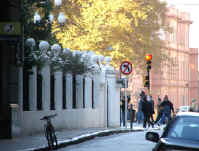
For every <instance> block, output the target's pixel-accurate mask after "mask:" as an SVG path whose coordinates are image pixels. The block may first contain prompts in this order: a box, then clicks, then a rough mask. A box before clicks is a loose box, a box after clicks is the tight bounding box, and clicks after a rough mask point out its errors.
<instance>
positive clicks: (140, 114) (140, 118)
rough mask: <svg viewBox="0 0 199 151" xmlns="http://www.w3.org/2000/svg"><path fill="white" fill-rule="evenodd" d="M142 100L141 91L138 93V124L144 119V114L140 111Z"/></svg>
mask: <svg viewBox="0 0 199 151" xmlns="http://www.w3.org/2000/svg"><path fill="white" fill-rule="evenodd" d="M142 102H143V98H142V93H141V94H140V99H139V102H138V111H137V122H138V124H141V123H142V122H143V120H144V115H143V112H142Z"/></svg>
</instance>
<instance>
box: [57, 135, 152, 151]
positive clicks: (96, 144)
mask: <svg viewBox="0 0 199 151" xmlns="http://www.w3.org/2000/svg"><path fill="white" fill-rule="evenodd" d="M154 145H155V144H154V143H152V142H149V141H146V140H145V132H131V133H123V134H115V135H111V136H106V137H97V138H95V139H93V140H90V141H87V142H83V143H80V144H77V145H72V146H68V147H66V148H62V149H59V150H58V151H111V150H115V151H150V150H152V148H153V146H154Z"/></svg>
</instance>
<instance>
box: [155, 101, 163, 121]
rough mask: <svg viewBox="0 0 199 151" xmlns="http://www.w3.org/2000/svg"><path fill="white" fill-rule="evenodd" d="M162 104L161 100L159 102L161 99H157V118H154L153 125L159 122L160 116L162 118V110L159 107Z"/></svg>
mask: <svg viewBox="0 0 199 151" xmlns="http://www.w3.org/2000/svg"><path fill="white" fill-rule="evenodd" d="M161 103H162V100H161V98H160V97H158V103H157V117H156V119H155V122H154V124H156V123H157V122H158V121H159V120H160V118H161V116H162V112H163V110H162V109H163V108H162V107H161V106H160V104H161Z"/></svg>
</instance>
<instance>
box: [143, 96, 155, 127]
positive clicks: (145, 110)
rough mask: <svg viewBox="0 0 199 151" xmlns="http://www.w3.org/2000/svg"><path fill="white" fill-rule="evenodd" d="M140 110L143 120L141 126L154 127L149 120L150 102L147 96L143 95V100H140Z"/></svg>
mask: <svg viewBox="0 0 199 151" xmlns="http://www.w3.org/2000/svg"><path fill="white" fill-rule="evenodd" d="M142 111H143V113H144V122H143V128H146V126H147V125H148V127H150V126H152V127H154V125H153V123H152V122H151V121H150V115H151V103H150V102H149V101H147V96H146V95H144V96H143V102H142Z"/></svg>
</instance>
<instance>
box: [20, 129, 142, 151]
mask: <svg viewBox="0 0 199 151" xmlns="http://www.w3.org/2000/svg"><path fill="white" fill-rule="evenodd" d="M138 131H143V130H142V129H140V130H131V129H110V130H103V131H98V132H93V133H89V134H84V135H80V136H77V137H74V138H71V139H66V140H63V141H59V140H58V147H57V149H60V148H63V147H67V146H69V145H73V144H79V143H82V142H85V141H88V140H91V139H94V138H95V137H103V136H109V135H113V134H118V133H128V132H138ZM21 151H49V148H48V146H38V147H37V148H29V149H25V150H21Z"/></svg>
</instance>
